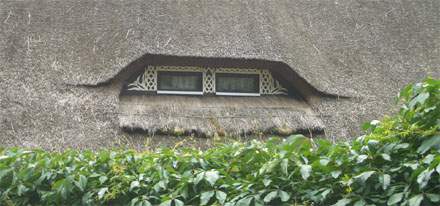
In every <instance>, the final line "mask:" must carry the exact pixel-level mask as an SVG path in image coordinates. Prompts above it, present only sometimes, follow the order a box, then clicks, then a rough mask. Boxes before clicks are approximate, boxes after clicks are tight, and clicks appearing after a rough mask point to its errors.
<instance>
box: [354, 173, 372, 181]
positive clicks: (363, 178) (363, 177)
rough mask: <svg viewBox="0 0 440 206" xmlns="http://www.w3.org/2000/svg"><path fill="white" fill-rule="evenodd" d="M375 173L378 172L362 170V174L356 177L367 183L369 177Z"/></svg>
mask: <svg viewBox="0 0 440 206" xmlns="http://www.w3.org/2000/svg"><path fill="white" fill-rule="evenodd" d="M374 173H376V172H375V171H367V172H362V173H361V174H359V175H358V176H355V177H354V178H355V179H358V180H360V181H361V182H362V183H365V182H366V181H367V180H368V178H370V177H371V175H373V174H374Z"/></svg>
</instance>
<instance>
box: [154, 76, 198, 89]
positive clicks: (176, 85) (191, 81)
mask: <svg viewBox="0 0 440 206" xmlns="http://www.w3.org/2000/svg"><path fill="white" fill-rule="evenodd" d="M157 78H158V85H157V88H158V90H165V91H203V88H202V85H203V82H202V81H203V75H202V73H201V72H166V71H159V72H158V73H157Z"/></svg>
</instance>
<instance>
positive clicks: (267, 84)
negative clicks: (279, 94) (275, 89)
mask: <svg viewBox="0 0 440 206" xmlns="http://www.w3.org/2000/svg"><path fill="white" fill-rule="evenodd" d="M271 85H272V75H271V74H270V72H269V71H268V70H263V71H261V74H260V93H261V94H270V93H271V89H272V87H271Z"/></svg>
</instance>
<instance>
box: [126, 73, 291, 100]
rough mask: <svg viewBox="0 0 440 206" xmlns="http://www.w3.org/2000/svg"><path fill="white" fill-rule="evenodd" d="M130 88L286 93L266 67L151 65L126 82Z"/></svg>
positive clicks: (165, 91)
mask: <svg viewBox="0 0 440 206" xmlns="http://www.w3.org/2000/svg"><path fill="white" fill-rule="evenodd" d="M127 90H129V91H139V92H142V91H144V92H148V93H156V94H180V95H218V96H261V95H286V94H287V89H285V88H284V87H283V86H281V84H280V83H279V82H278V81H277V80H275V79H274V78H273V77H272V74H271V72H270V71H269V70H267V69H247V68H246V69H245V68H243V69H241V68H204V67H187V66H182V67H180V66H148V67H147V68H146V69H145V72H144V73H143V74H141V75H140V76H138V77H137V78H136V79H135V80H134V81H133V82H132V83H131V84H128V85H127Z"/></svg>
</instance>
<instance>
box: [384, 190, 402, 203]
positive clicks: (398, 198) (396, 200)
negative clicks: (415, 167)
mask: <svg viewBox="0 0 440 206" xmlns="http://www.w3.org/2000/svg"><path fill="white" fill-rule="evenodd" d="M402 198H403V192H400V193H396V194H393V195H391V197H390V199H388V202H387V204H388V205H395V204H397V203H399V202H400V201H402Z"/></svg>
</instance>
